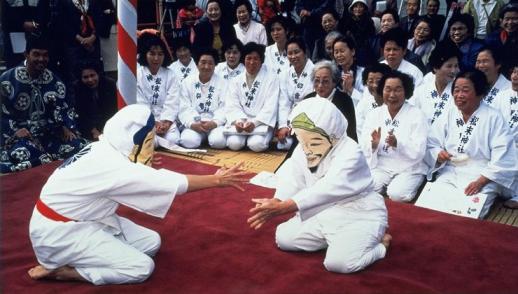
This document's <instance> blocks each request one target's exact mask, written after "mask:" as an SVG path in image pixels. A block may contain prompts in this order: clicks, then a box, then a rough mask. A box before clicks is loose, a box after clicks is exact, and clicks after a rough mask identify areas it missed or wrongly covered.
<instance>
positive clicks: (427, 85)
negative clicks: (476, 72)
mask: <svg viewBox="0 0 518 294" xmlns="http://www.w3.org/2000/svg"><path fill="white" fill-rule="evenodd" d="M459 59H460V51H459V49H457V47H455V46H453V45H451V44H447V43H446V44H445V43H440V44H439V45H438V46H437V47H435V49H434V50H433V51H432V54H431V55H430V66H431V67H432V70H433V73H434V74H433V78H431V79H424V82H423V83H422V84H421V85H420V86H419V87H417V89H416V90H415V91H414V96H413V97H412V99H410V102H411V103H412V104H414V105H415V106H417V107H418V108H419V109H421V111H422V112H423V113H424V115H425V116H426V119H427V121H428V124H429V125H430V126H431V125H433V123H434V122H435V121H436V120H437V119H438V118H439V117H440V116H441V115H442V114H443V113H445V112H446V111H447V109H449V108H451V107H454V104H453V98H452V97H453V96H452V93H451V86H452V82H453V80H454V79H455V76H457V74H458V73H459Z"/></svg>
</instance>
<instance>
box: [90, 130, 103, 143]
mask: <svg viewBox="0 0 518 294" xmlns="http://www.w3.org/2000/svg"><path fill="white" fill-rule="evenodd" d="M90 134H91V135H92V139H94V140H95V141H97V140H99V136H100V135H101V132H99V130H98V129H97V128H93V129H91V130H90Z"/></svg>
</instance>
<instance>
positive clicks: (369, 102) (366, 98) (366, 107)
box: [354, 88, 383, 138]
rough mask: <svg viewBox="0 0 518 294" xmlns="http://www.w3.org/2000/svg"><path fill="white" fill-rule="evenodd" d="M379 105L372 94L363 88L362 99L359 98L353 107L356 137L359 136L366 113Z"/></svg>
mask: <svg viewBox="0 0 518 294" xmlns="http://www.w3.org/2000/svg"><path fill="white" fill-rule="evenodd" d="M382 105H383V104H382ZM380 106H381V105H378V103H377V102H376V99H374V96H372V94H371V93H370V92H369V90H368V89H367V88H365V91H363V95H362V99H360V101H359V102H358V105H356V107H355V108H354V111H355V116H356V134H358V138H361V134H362V131H363V123H364V122H365V118H366V117H367V114H369V112H371V111H372V110H373V109H376V108H378V107H380Z"/></svg>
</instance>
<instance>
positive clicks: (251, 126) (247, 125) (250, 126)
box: [243, 121, 255, 133]
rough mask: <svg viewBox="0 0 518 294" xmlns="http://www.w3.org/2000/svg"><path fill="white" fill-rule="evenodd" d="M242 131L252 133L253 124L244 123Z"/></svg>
mask: <svg viewBox="0 0 518 294" xmlns="http://www.w3.org/2000/svg"><path fill="white" fill-rule="evenodd" d="M243 129H244V131H245V132H247V133H251V132H253V131H254V129H255V124H254V123H253V122H251V121H247V122H245V124H244V125H243Z"/></svg>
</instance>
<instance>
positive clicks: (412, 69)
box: [381, 59, 423, 87]
mask: <svg viewBox="0 0 518 294" xmlns="http://www.w3.org/2000/svg"><path fill="white" fill-rule="evenodd" d="M381 63H384V64H387V61H386V60H383V61H381ZM387 65H388V64H387ZM397 70H398V71H400V72H402V73H406V74H407V75H409V76H410V77H411V78H412V79H413V80H414V87H417V86H419V85H421V83H422V82H423V72H422V71H421V70H420V69H419V68H418V67H417V66H415V65H413V64H412V63H410V62H408V61H406V60H405V59H403V60H402V61H401V63H400V64H399V67H398V68H397Z"/></svg>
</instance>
